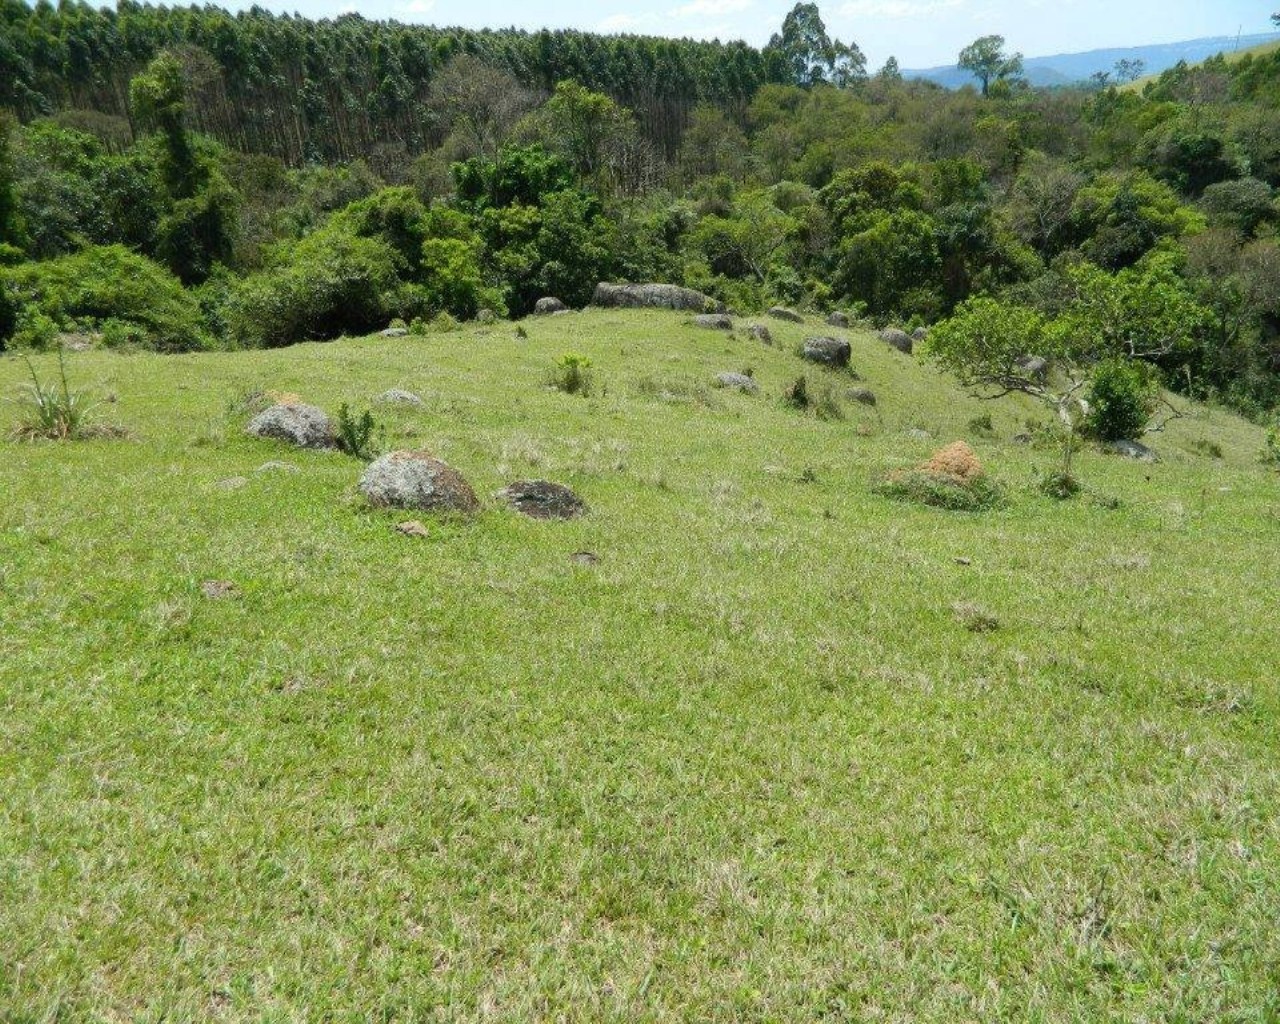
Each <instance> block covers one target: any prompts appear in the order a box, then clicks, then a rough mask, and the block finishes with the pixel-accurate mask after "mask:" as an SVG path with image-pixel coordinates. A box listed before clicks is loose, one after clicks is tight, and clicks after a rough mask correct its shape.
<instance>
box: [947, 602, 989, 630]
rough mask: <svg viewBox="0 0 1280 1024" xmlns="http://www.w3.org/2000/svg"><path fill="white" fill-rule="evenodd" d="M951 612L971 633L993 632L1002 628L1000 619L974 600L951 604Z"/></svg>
mask: <svg viewBox="0 0 1280 1024" xmlns="http://www.w3.org/2000/svg"><path fill="white" fill-rule="evenodd" d="M951 613H952V614H953V615H954V616H955V617H956V621H957V622H959V623H960V625H962V626H964V628H965V629H967V630H968V631H969V632H970V633H992V632H994V631H995V630H997V629H999V628H1000V620H999V619H997V618H996V617H995V616H994V615H992V614H991V613H990V612H989V611H987V610H986V609H985V608H983V607H982V606H981V605H977V604H974V603H973V602H972V601H958V602H956V603H955V604H953V605H952V606H951Z"/></svg>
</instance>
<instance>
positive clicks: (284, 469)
mask: <svg viewBox="0 0 1280 1024" xmlns="http://www.w3.org/2000/svg"><path fill="white" fill-rule="evenodd" d="M254 472H255V473H301V472H302V470H300V469H299V468H298V467H297V466H295V465H294V464H293V463H292V462H280V461H278V460H275V459H273V460H272V461H271V462H264V463H263V464H262V465H261V466H259V467H258V468H257V469H256V470H254Z"/></svg>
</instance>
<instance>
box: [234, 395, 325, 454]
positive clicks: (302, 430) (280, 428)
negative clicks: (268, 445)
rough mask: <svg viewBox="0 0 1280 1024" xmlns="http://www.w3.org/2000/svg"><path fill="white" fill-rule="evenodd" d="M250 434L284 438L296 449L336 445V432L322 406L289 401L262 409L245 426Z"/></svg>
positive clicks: (276, 438) (279, 439)
mask: <svg viewBox="0 0 1280 1024" xmlns="http://www.w3.org/2000/svg"><path fill="white" fill-rule="evenodd" d="M246 429H247V431H248V433H250V434H252V435H253V436H254V437H265V438H270V439H271V440H273V441H287V442H288V443H289V444H293V445H297V446H298V447H299V448H336V447H337V446H338V435H337V433H336V431H335V430H334V429H333V422H332V421H331V420H330V419H329V417H328V416H326V415H325V412H324V410H323V409H318V408H316V407H315V406H314V405H303V404H301V403H296V402H289V403H282V404H280V405H273V406H271V407H270V408H269V409H263V410H262V412H260V413H258V415H257V416H255V417H254V418H253V419H252V420H250V421H249V426H248V427H247V428H246Z"/></svg>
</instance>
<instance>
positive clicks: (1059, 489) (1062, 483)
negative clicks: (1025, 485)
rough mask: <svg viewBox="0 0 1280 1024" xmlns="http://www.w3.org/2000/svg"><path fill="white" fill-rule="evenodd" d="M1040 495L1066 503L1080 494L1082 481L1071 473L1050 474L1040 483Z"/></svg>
mask: <svg viewBox="0 0 1280 1024" xmlns="http://www.w3.org/2000/svg"><path fill="white" fill-rule="evenodd" d="M1040 493H1041V494H1043V495H1045V497H1048V498H1053V499H1054V500H1055V501H1066V500H1067V499H1068V498H1074V497H1075V496H1076V495H1077V494H1079V493H1080V481H1079V480H1077V479H1076V478H1075V477H1073V476H1072V475H1071V474H1070V473H1063V472H1056V473H1048V474H1046V475H1045V476H1044V478H1043V479H1041V481H1040Z"/></svg>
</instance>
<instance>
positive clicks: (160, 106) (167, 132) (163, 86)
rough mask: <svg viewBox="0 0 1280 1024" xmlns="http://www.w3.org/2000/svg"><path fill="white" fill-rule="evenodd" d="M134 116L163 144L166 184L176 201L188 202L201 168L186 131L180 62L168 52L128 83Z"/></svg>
mask: <svg viewBox="0 0 1280 1024" xmlns="http://www.w3.org/2000/svg"><path fill="white" fill-rule="evenodd" d="M129 106H130V107H131V108H132V110H133V116H134V117H135V118H136V119H137V120H138V122H139V123H140V124H141V125H143V126H144V127H147V128H154V129H156V130H157V131H159V132H160V134H161V135H162V136H163V137H164V141H165V159H164V161H163V162H162V170H163V173H164V180H165V185H166V187H167V188H168V189H169V194H170V195H171V196H173V198H175V199H189V198H190V197H191V196H193V195H195V192H196V189H197V188H198V187H199V186H200V184H201V181H200V180H199V173H200V167H199V162H198V161H197V159H196V153H195V149H194V147H193V146H192V143H191V137H190V136H189V135H188V134H187V129H186V109H187V94H186V84H185V82H184V81H183V72H182V63H181V62H180V61H179V60H178V58H177V57H175V56H174V55H173V54H171V53H162V54H161V55H160V56H158V57H156V58H155V60H153V61H152V62H151V63H150V64H148V65H147V69H146V70H145V71H143V72H141V73H140V74H138V75H135V76H134V78H133V80H132V81H131V82H130V83H129Z"/></svg>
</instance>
